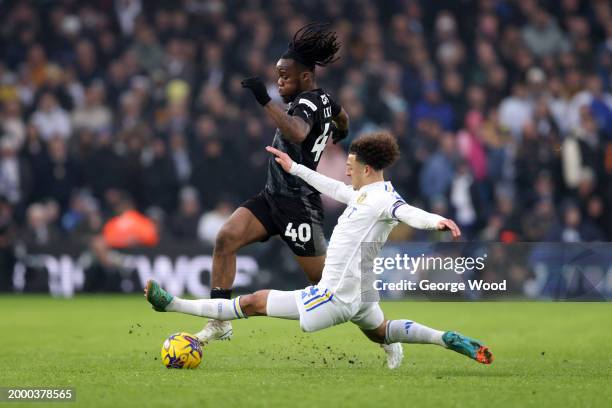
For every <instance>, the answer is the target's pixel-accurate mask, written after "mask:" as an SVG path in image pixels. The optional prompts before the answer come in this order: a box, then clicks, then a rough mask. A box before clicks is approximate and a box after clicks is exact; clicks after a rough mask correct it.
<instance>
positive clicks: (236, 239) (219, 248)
mask: <svg viewBox="0 0 612 408" xmlns="http://www.w3.org/2000/svg"><path fill="white" fill-rule="evenodd" d="M240 235H241V234H240V231H238V230H237V229H236V228H234V227H233V226H231V225H224V226H223V227H222V228H221V230H219V233H218V234H217V238H216V240H215V254H217V255H227V254H230V253H233V252H236V250H238V248H239V247H240Z"/></svg>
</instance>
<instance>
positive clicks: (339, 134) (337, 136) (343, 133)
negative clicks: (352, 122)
mask: <svg viewBox="0 0 612 408" xmlns="http://www.w3.org/2000/svg"><path fill="white" fill-rule="evenodd" d="M331 131H332V141H333V142H334V144H336V143H338V142H339V141H341V140H342V139H344V138H345V137H347V136H348V129H344V130H341V129H338V126H336V122H332V130H331Z"/></svg>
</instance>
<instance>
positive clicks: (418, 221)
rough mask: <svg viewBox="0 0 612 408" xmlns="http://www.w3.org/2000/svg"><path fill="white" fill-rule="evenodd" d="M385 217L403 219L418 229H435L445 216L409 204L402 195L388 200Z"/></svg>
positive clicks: (405, 222)
mask: <svg viewBox="0 0 612 408" xmlns="http://www.w3.org/2000/svg"><path fill="white" fill-rule="evenodd" d="M383 214H384V216H385V217H388V218H391V219H394V220H397V221H401V222H403V223H404V224H407V225H409V226H411V227H412V228H416V229H423V230H435V229H437V227H438V223H439V222H440V221H442V220H443V219H444V217H442V216H440V215H438V214H433V213H430V212H427V211H424V210H421V209H420V208H417V207H413V206H411V205H409V204H407V203H406V202H405V201H404V200H403V199H402V198H401V197H398V196H394V197H390V198H389V199H388V201H387V205H386V210H385V211H384V212H383Z"/></svg>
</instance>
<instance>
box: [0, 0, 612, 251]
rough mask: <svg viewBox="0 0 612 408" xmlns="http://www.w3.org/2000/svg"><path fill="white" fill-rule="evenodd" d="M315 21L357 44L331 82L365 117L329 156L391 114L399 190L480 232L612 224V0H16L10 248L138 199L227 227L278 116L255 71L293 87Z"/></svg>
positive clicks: (6, 101)
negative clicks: (301, 34) (295, 48)
mask: <svg viewBox="0 0 612 408" xmlns="http://www.w3.org/2000/svg"><path fill="white" fill-rule="evenodd" d="M315 20H316V21H329V22H331V23H333V28H334V29H335V30H336V31H337V32H338V34H339V37H340V40H341V41H342V43H343V47H342V49H341V51H340V55H339V56H340V59H339V61H337V62H336V63H334V64H333V65H331V66H329V67H327V68H325V69H317V76H318V80H319V85H320V86H321V87H323V88H325V89H326V90H327V91H328V92H329V93H330V94H332V95H333V96H334V97H335V98H336V100H337V101H338V102H339V103H340V104H341V105H342V106H343V107H344V108H345V109H346V111H347V112H348V114H349V116H350V118H351V125H350V136H349V138H348V140H346V141H345V142H344V143H343V144H342V145H337V146H336V145H331V143H330V144H329V145H328V147H327V148H326V150H325V153H324V154H323V158H322V160H321V163H320V167H319V168H320V170H321V171H322V172H324V173H326V174H328V175H331V176H333V177H336V178H343V177H345V176H344V161H345V151H346V148H347V146H348V144H349V143H350V141H351V140H352V139H353V138H355V137H357V136H359V134H360V133H362V132H367V131H370V130H374V129H380V128H386V129H389V130H391V131H392V132H393V134H394V135H395V136H396V137H397V138H398V141H399V143H400V145H401V148H402V152H403V153H402V158H401V160H400V162H399V163H398V164H397V165H395V166H394V167H393V168H392V169H391V170H390V174H389V175H388V176H389V178H390V179H391V180H392V181H393V183H394V185H395V187H396V189H397V190H398V191H399V192H400V193H402V194H403V196H404V198H405V199H406V200H407V201H409V202H410V203H413V204H415V205H418V206H421V207H423V208H425V209H428V210H430V211H435V212H437V213H440V214H442V215H445V216H448V217H453V218H454V219H455V220H456V221H457V223H458V224H459V225H460V226H461V227H462V229H463V230H464V234H465V235H466V236H467V238H470V239H480V240H487V241H504V242H512V241H537V240H546V241H565V242H578V241H596V240H602V241H608V240H612V218H611V216H610V213H611V212H612V94H611V93H610V92H611V90H612V88H611V87H612V7H611V5H610V2H609V1H607V0H592V1H580V0H560V1H535V0H517V1H504V0H473V1H467V0H448V1H442V0H440V1H435V2H432V1H429V2H428V1H419V0H387V1H374V0H355V1H348V0H338V1H323V0H294V1H290V0H269V1H264V0H260V1H255V0H240V1H239V0H229V1H221V0H183V1H174V2H169V1H152V0H147V1H144V0H115V1H113V0H90V1H77V0H57V1H43V0H38V1H21V0H16V1H3V2H0V106H1V109H0V157H1V159H0V160H1V162H0V247H7V246H8V245H10V244H11V243H12V242H14V241H15V240H16V239H19V240H22V241H23V242H25V243H26V244H36V245H44V244H46V243H53V242H57V240H61V239H67V238H74V239H79V240H81V239H88V238H91V237H95V236H97V235H99V234H100V233H101V232H102V231H103V229H104V227H105V224H106V223H107V221H108V220H109V219H110V218H111V217H113V216H115V215H117V214H119V213H122V212H125V211H128V209H129V211H132V212H134V213H135V214H137V215H138V216H140V217H144V218H146V219H148V220H150V221H151V222H152V223H154V224H155V227H156V228H157V235H158V236H159V237H162V238H165V239H190V240H196V239H199V240H201V241H202V242H208V243H212V242H214V237H215V234H216V231H217V230H218V228H219V226H220V225H221V224H222V223H223V221H224V220H225V219H226V217H227V216H228V215H229V214H230V213H231V211H232V210H233V208H235V207H236V206H237V205H238V204H239V203H240V202H241V201H243V200H245V199H247V198H248V197H250V196H251V195H253V194H255V193H256V192H257V191H259V190H260V189H261V188H262V187H263V184H264V179H265V171H266V162H267V154H266V152H265V151H264V149H263V148H264V146H265V145H266V144H268V143H270V141H271V140H272V137H273V132H274V126H273V125H272V123H271V122H270V121H269V120H267V119H266V117H265V115H264V112H263V111H262V110H261V108H260V107H259V105H257V104H256V103H255V102H254V101H253V99H252V96H251V95H250V93H248V92H245V91H244V90H243V89H242V88H241V86H240V80H241V79H242V78H244V77H245V76H252V75H259V76H261V77H262V78H265V80H266V82H267V84H268V88H269V93H270V95H272V96H273V98H275V99H276V100H279V98H278V93H277V91H276V85H275V84H276V74H275V71H274V65H275V63H276V61H277V59H278V58H279V56H280V55H281V54H282V52H283V51H284V50H285V49H286V46H287V43H288V42H289V40H290V38H291V36H292V35H293V33H294V32H295V31H296V30H297V29H298V28H299V27H301V26H302V25H304V24H306V23H308V22H310V21H315ZM126 204H129V205H126ZM325 205H326V209H327V216H328V217H327V218H328V220H330V221H328V223H329V224H330V225H333V224H334V222H335V216H336V215H337V214H338V212H339V211H340V210H341V208H340V207H339V206H338V204H336V203H333V202H331V201H329V200H326V201H325ZM415 234H416V235H415ZM394 237H395V238H396V239H419V238H421V237H422V236H420V235H418V234H417V233H415V232H414V231H410V230H407V229H406V230H403V229H399V230H398V231H397V232H396V233H395V234H394ZM147 242H154V243H157V242H158V237H156V239H155V240H153V241H151V240H149V241H147ZM145 244H146V243H145Z"/></svg>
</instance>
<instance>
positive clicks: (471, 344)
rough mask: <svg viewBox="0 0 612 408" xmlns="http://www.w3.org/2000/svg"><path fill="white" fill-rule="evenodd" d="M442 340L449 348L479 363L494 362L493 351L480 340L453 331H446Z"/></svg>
mask: <svg viewBox="0 0 612 408" xmlns="http://www.w3.org/2000/svg"><path fill="white" fill-rule="evenodd" d="M442 340H443V341H444V344H446V347H448V348H449V349H451V350H453V351H456V352H457V353H461V354H463V355H465V356H468V357H469V358H471V359H474V360H476V361H478V362H479V363H482V364H491V363H492V362H493V353H491V351H490V350H489V348H488V347H487V346H485V345H483V344H482V343H481V342H480V341H478V340H475V339H471V338H469V337H467V336H464V335H463V334H460V333H457V332H453V331H447V332H446V333H444V334H443V335H442Z"/></svg>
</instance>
